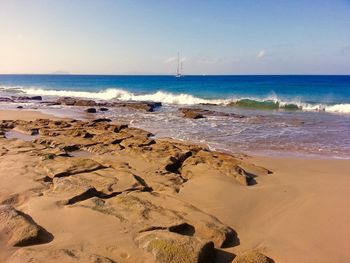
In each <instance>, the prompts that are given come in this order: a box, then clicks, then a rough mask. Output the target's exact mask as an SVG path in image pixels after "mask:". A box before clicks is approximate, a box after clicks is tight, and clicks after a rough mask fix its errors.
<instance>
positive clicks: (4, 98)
mask: <svg viewBox="0 0 350 263" xmlns="http://www.w3.org/2000/svg"><path fill="white" fill-rule="evenodd" d="M0 102H13V99H10V98H6V97H0Z"/></svg>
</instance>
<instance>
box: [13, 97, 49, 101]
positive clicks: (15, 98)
mask: <svg viewBox="0 0 350 263" xmlns="http://www.w3.org/2000/svg"><path fill="white" fill-rule="evenodd" d="M12 99H14V100H43V98H42V97H41V96H33V97H27V96H18V97H17V96H12Z"/></svg>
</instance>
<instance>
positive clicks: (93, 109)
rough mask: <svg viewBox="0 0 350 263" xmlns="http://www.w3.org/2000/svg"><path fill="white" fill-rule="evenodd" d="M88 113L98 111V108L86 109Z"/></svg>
mask: <svg viewBox="0 0 350 263" xmlns="http://www.w3.org/2000/svg"><path fill="white" fill-rule="evenodd" d="M85 111H86V112H87V113H96V112H97V111H96V109H95V108H88V109H86V110H85Z"/></svg>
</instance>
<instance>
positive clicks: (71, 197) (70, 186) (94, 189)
mask: <svg viewBox="0 0 350 263" xmlns="http://www.w3.org/2000/svg"><path fill="white" fill-rule="evenodd" d="M136 178H137V177H136V176H135V175H133V174H132V173H131V172H129V171H126V170H115V169H113V168H106V169H101V170H98V171H95V172H90V173H80V174H75V175H74V176H67V177H59V178H54V179H53V181H52V183H53V188H52V191H53V193H55V194H57V195H59V196H60V198H62V199H63V200H62V201H64V202H63V204H67V205H72V204H75V203H77V202H81V201H83V200H86V199H89V198H92V197H100V198H109V197H114V196H116V195H118V194H121V193H122V192H131V191H144V190H147V188H148V186H147V185H144V184H141V183H140V182H139V180H137V179H136Z"/></svg>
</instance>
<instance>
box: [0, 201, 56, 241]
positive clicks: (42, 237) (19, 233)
mask: <svg viewBox="0 0 350 263" xmlns="http://www.w3.org/2000/svg"><path fill="white" fill-rule="evenodd" d="M1 228H2V230H4V229H5V230H6V231H9V234H10V240H9V244H10V245H12V246H29V245H34V244H40V243H46V242H48V241H50V239H52V237H51V234H49V233H48V232H47V231H46V230H44V229H43V228H42V227H40V226H39V225H37V224H36V223H35V222H34V221H33V219H32V218H31V217H30V216H28V215H26V214H24V213H22V212H20V211H18V210H16V209H15V208H13V207H12V206H11V205H0V229H1Z"/></svg>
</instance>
